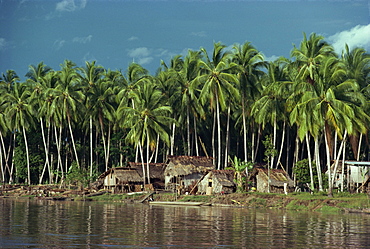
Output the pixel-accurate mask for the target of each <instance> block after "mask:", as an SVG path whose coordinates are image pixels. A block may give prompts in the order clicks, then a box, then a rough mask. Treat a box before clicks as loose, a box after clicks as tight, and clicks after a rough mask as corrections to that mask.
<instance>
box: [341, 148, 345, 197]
mask: <svg viewBox="0 0 370 249" xmlns="http://www.w3.org/2000/svg"><path fill="white" fill-rule="evenodd" d="M345 160H346V142H344V148H343V157H342V181H341V182H342V184H341V187H340V191H341V192H343V191H344V165H345V163H344V161H345Z"/></svg>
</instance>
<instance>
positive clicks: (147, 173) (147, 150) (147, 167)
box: [146, 134, 150, 184]
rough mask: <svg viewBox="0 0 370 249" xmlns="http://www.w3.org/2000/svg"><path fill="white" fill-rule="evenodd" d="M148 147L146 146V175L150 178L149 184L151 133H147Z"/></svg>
mask: <svg viewBox="0 0 370 249" xmlns="http://www.w3.org/2000/svg"><path fill="white" fill-rule="evenodd" d="M146 142H147V147H146V160H147V163H146V177H147V179H148V184H150V173H149V163H150V158H149V148H150V141H149V134H147V141H146Z"/></svg>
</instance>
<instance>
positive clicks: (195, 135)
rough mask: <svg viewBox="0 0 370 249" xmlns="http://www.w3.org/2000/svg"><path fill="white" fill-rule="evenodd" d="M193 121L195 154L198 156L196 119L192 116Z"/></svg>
mask: <svg viewBox="0 0 370 249" xmlns="http://www.w3.org/2000/svg"><path fill="white" fill-rule="evenodd" d="M193 121H194V137H195V153H196V154H195V155H196V156H199V145H198V133H197V119H196V118H195V116H193Z"/></svg>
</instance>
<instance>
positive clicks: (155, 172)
mask: <svg viewBox="0 0 370 249" xmlns="http://www.w3.org/2000/svg"><path fill="white" fill-rule="evenodd" d="M128 165H129V167H130V168H132V169H136V170H137V172H138V173H139V175H140V176H141V177H143V165H142V163H136V162H129V163H128ZM146 166H147V165H146V163H144V168H145V169H144V170H145V172H146ZM164 167H165V165H164V163H149V177H150V178H152V179H154V178H156V179H161V180H164Z"/></svg>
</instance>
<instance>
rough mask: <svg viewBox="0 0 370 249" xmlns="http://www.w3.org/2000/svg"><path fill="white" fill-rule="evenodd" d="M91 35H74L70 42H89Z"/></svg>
mask: <svg viewBox="0 0 370 249" xmlns="http://www.w3.org/2000/svg"><path fill="white" fill-rule="evenodd" d="M91 39H92V35H88V36H86V37H74V38H73V39H72V42H78V43H83V44H86V43H88V42H91Z"/></svg>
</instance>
